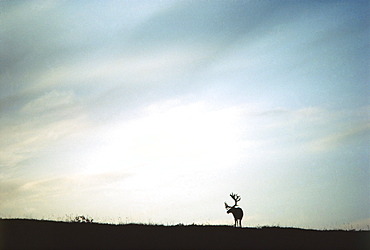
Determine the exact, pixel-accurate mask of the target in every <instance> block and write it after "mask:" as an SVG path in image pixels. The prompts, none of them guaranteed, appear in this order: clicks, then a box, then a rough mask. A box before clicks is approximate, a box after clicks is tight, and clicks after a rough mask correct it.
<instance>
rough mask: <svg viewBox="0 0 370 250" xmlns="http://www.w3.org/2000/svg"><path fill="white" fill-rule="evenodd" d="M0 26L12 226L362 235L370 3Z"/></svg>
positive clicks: (47, 7) (4, 9)
mask: <svg viewBox="0 0 370 250" xmlns="http://www.w3.org/2000/svg"><path fill="white" fill-rule="evenodd" d="M0 9H1V13H0V201H1V202H0V217H31V218H46V219H58V218H59V219H63V218H64V217H65V215H66V214H67V215H69V214H81V215H82V214H83V215H89V216H91V217H93V218H94V219H95V220H96V221H101V222H143V223H148V222H153V223H164V224H176V223H185V224H186V223H200V224H202V223H203V224H204V223H209V224H232V223H233V219H232V217H231V215H227V214H226V213H225V209H224V205H223V202H224V201H227V202H228V203H232V201H231V200H230V197H229V194H230V193H231V192H236V193H238V194H240V195H241V197H242V199H241V201H240V206H241V207H242V208H243V209H244V214H245V217H244V220H243V225H244V226H257V225H280V226H295V227H307V228H350V227H354V228H359V229H360V228H364V229H367V226H368V225H369V223H370V210H369V208H370V198H369V197H370V184H369V183H370V173H369V166H370V156H369V155H370V152H369V140H370V137H369V131H370V123H369V115H370V113H369V112H370V105H369V98H368V96H369V59H370V50H369V41H370V39H369V38H370V31H369V14H370V13H369V9H370V6H369V3H368V2H367V1H272V0H271V1H267V0H266V1H226V0H225V1H223V0H217V1H1V3H0Z"/></svg>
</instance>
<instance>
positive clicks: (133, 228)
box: [0, 219, 370, 250]
mask: <svg viewBox="0 0 370 250" xmlns="http://www.w3.org/2000/svg"><path fill="white" fill-rule="evenodd" d="M369 238H370V232H369V231H316V230H304V229H296V228H279V227H271V228H262V229H256V228H233V227H230V226H196V225H194V226H155V225H137V224H128V225H107V224H95V223H67V222H52V221H38V220H23V219H0V249H223V250H224V249H370V248H369V247H370V242H369Z"/></svg>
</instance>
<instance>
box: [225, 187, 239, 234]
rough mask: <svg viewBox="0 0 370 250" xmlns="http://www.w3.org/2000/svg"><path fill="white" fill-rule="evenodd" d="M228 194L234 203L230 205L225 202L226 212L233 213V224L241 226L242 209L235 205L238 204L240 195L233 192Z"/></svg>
mask: <svg viewBox="0 0 370 250" xmlns="http://www.w3.org/2000/svg"><path fill="white" fill-rule="evenodd" d="M230 196H231V198H232V199H233V200H234V202H235V204H234V206H232V207H230V206H229V205H227V203H226V202H225V208H226V209H227V213H228V214H229V213H232V214H233V216H234V220H235V225H234V226H235V227H237V226H238V224H239V227H242V219H243V210H242V209H241V208H240V207H237V206H238V201H240V200H241V197H240V196H239V195H237V194H234V193H231V194H230Z"/></svg>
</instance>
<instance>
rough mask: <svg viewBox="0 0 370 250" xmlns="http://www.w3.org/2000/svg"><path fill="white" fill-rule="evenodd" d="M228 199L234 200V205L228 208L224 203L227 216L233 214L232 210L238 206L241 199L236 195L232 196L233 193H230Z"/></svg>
mask: <svg viewBox="0 0 370 250" xmlns="http://www.w3.org/2000/svg"><path fill="white" fill-rule="evenodd" d="M230 197H231V198H232V199H233V200H234V202H235V204H234V206H229V205H227V203H226V202H225V208H226V210H227V213H228V214H229V213H232V212H233V210H234V209H235V207H236V206H237V205H238V201H240V200H241V197H240V196H239V195H237V194H234V193H231V194H230Z"/></svg>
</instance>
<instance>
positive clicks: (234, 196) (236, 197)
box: [230, 193, 241, 207]
mask: <svg viewBox="0 0 370 250" xmlns="http://www.w3.org/2000/svg"><path fill="white" fill-rule="evenodd" d="M230 196H231V198H233V200H234V201H235V205H234V207H235V206H237V204H238V201H240V200H241V197H240V195H237V194H234V193H231V194H230Z"/></svg>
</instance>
